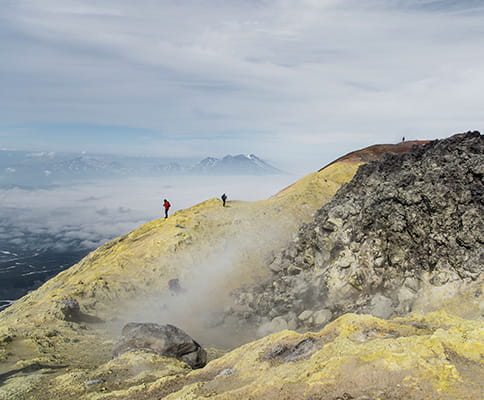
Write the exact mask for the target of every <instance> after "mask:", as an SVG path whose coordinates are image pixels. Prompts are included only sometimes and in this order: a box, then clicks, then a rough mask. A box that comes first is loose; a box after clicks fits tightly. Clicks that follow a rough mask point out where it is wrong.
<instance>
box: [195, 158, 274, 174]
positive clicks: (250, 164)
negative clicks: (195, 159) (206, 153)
mask: <svg viewBox="0 0 484 400" xmlns="http://www.w3.org/2000/svg"><path fill="white" fill-rule="evenodd" d="M191 171H192V172H193V173H197V172H198V173H203V174H256V175H267V174H281V173H283V172H282V171H281V170H279V169H277V168H274V167H273V166H272V165H269V164H268V163H267V162H265V161H264V160H261V159H260V158H259V157H257V156H256V155H254V154H249V155H243V154H239V155H237V156H225V157H224V158H214V157H207V158H204V159H203V160H202V161H200V162H199V163H198V164H196V165H195V166H194V167H192V168H191Z"/></svg>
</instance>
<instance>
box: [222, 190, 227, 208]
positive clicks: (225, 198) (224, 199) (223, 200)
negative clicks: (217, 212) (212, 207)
mask: <svg viewBox="0 0 484 400" xmlns="http://www.w3.org/2000/svg"><path fill="white" fill-rule="evenodd" d="M221 199H222V202H223V206H224V207H225V202H226V201H227V195H226V194H225V193H224V194H223V195H222V197H221Z"/></svg>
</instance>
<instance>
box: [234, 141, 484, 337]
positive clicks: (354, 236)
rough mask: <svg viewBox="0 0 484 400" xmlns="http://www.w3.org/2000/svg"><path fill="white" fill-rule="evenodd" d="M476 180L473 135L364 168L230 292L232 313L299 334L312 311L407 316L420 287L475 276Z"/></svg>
mask: <svg viewBox="0 0 484 400" xmlns="http://www.w3.org/2000/svg"><path fill="white" fill-rule="evenodd" d="M483 176H484V140H483V137H482V136H481V135H480V134H479V132H468V133H465V134H460V135H455V136H453V137H451V138H449V139H445V140H436V141H432V142H430V143H428V144H426V145H425V146H423V147H417V146H415V148H413V149H412V151H411V152H410V153H407V154H400V155H391V154H387V155H385V156H384V157H383V159H382V160H379V161H374V162H370V163H368V164H365V165H363V166H361V167H360V168H359V170H358V172H357V174H356V175H355V177H354V179H353V180H352V181H351V182H349V183H348V184H346V185H345V186H343V187H342V188H341V189H340V190H339V191H338V193H337V194H336V195H335V197H334V198H333V200H332V201H331V202H330V203H328V204H326V205H325V206H324V207H323V208H321V209H320V210H319V211H318V212H317V213H316V215H315V217H314V220H313V222H311V223H309V224H305V225H303V226H302V227H301V228H300V231H299V233H298V235H297V237H296V238H295V239H294V240H293V241H292V242H291V243H289V244H288V246H287V248H286V249H285V250H284V251H283V252H282V253H281V254H278V255H277V256H276V257H275V258H274V260H273V261H272V263H271V265H269V269H270V270H271V271H272V277H271V279H269V280H268V281H266V282H264V283H262V284H260V285H258V286H256V287H251V288H246V289H242V290H239V291H237V292H236V293H234V295H235V299H236V303H238V304H242V305H244V306H245V311H244V315H240V316H238V317H239V318H240V319H246V320H249V321H250V320H251V321H252V322H253V323H256V324H262V323H265V324H267V323H268V321H270V320H271V319H274V318H278V317H281V316H282V317H284V318H285V319H286V321H290V320H292V321H296V322H297V326H298V327H301V326H303V327H306V328H311V327H316V326H317V325H318V324H317V323H315V319H314V318H313V316H314V315H316V316H317V315H318V314H317V313H322V314H325V315H326V314H327V315H332V316H333V318H334V317H337V316H339V315H341V314H342V313H345V312H365V313H371V314H373V315H376V316H379V317H383V318H388V317H390V316H392V315H403V314H405V313H407V312H409V311H410V310H411V307H412V303H413V302H414V301H415V298H416V296H417V292H418V291H419V290H420V289H421V287H422V285H423V284H424V282H425V283H427V284H429V285H434V286H440V285H443V284H446V283H448V282H452V281H457V280H468V281H473V280H476V279H478V278H480V276H481V274H482V272H483V269H484V267H483V265H484V252H483V242H484V229H483V219H482V216H483V215H484V186H483ZM323 310H324V311H323ZM295 316H297V318H295ZM267 317H269V320H268V319H267ZM323 319H324V318H320V320H323Z"/></svg>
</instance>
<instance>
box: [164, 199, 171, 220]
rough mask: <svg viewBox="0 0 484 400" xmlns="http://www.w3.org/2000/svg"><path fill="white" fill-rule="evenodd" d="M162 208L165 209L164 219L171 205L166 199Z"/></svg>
mask: <svg viewBox="0 0 484 400" xmlns="http://www.w3.org/2000/svg"><path fill="white" fill-rule="evenodd" d="M163 207H164V209H165V218H168V210H169V209H170V207H171V204H170V202H169V201H168V200H167V199H164V200H163Z"/></svg>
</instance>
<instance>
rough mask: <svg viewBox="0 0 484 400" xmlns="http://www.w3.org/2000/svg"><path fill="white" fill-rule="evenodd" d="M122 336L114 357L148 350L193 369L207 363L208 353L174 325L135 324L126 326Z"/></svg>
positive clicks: (114, 351)
mask: <svg viewBox="0 0 484 400" xmlns="http://www.w3.org/2000/svg"><path fill="white" fill-rule="evenodd" d="M122 335H123V337H122V338H121V339H120V341H119V342H118V343H117V344H116V345H115V346H114V349H113V355H114V357H117V356H119V355H121V354H123V353H125V352H128V351H134V350H146V351H152V352H155V353H157V354H159V355H162V356H165V357H173V358H176V359H178V360H181V361H184V362H186V363H187V364H188V365H190V367H192V368H201V367H203V366H205V364H206V362H207V353H206V351H205V350H204V349H203V348H202V347H201V346H200V345H199V344H198V343H197V342H195V341H194V340H193V339H192V338H191V337H190V336H188V335H187V334H186V333H185V332H184V331H182V330H181V329H179V328H177V327H176V326H173V325H169V324H167V325H158V324H153V323H134V322H133V323H129V324H127V325H125V326H124V328H123V331H122Z"/></svg>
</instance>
